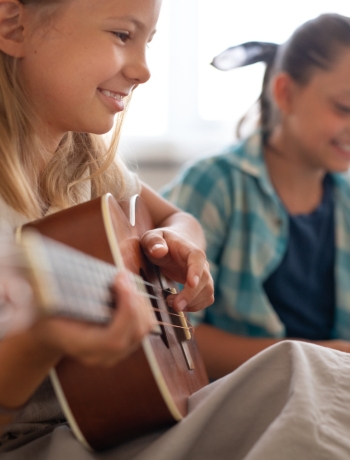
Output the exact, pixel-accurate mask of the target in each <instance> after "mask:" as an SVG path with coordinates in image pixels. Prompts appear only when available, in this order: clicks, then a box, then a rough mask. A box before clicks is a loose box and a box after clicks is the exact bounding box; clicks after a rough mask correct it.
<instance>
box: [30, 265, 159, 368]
mask: <svg viewBox="0 0 350 460" xmlns="http://www.w3.org/2000/svg"><path fill="white" fill-rule="evenodd" d="M115 292H116V298H117V300H116V309H115V310H114V311H113V316H112V321H111V323H110V324H109V325H107V326H101V325H94V324H91V323H86V322H82V321H75V320H72V319H65V318H57V317H56V318H54V317H51V318H46V319H44V320H40V321H38V323H37V324H36V326H35V328H36V329H37V337H38V339H39V340H41V341H42V342H43V343H45V345H46V346H48V347H50V348H51V351H53V352H56V353H58V354H61V356H70V357H72V358H74V359H77V360H78V361H80V362H81V363H83V364H85V365H88V366H90V365H91V366H93V365H98V366H105V367H110V366H113V365H115V364H116V363H117V362H118V361H120V360H122V359H123V358H125V357H126V356H127V355H129V354H130V353H131V352H132V351H134V350H135V349H136V348H137V347H138V346H139V345H140V343H141V341H142V339H143V338H144V336H145V335H146V334H148V333H149V332H150V330H151V329H152V326H153V323H154V319H153V316H152V314H151V310H150V307H149V304H148V300H147V299H146V298H144V297H142V296H141V295H140V294H139V293H138V292H137V289H136V285H135V283H134V281H133V280H132V279H131V275H130V274H129V273H128V272H119V273H118V275H117V277H116V281H115Z"/></svg>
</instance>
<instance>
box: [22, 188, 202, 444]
mask: <svg viewBox="0 0 350 460" xmlns="http://www.w3.org/2000/svg"><path fill="white" fill-rule="evenodd" d="M134 221H135V222H134ZM31 228H35V229H36V230H38V231H39V233H41V234H42V235H44V236H47V237H50V238H52V239H54V240H56V241H58V242H61V243H64V244H65V245H67V246H69V247H71V248H74V249H77V250H79V251H82V252H83V253H85V254H88V255H90V256H93V257H94V258H96V259H100V260H103V261H105V262H107V263H109V264H113V265H116V266H125V267H126V268H127V269H128V270H130V271H132V272H133V273H135V274H136V275H140V276H141V277H142V278H143V279H145V280H146V281H147V282H148V283H150V285H153V286H156V288H148V291H150V290H153V289H154V292H149V293H150V294H151V295H154V296H157V297H161V296H160V294H159V293H161V292H163V289H164V288H165V287H166V286H162V285H161V280H160V278H159V276H158V271H157V269H156V268H155V267H154V266H153V265H152V264H151V263H150V262H149V261H148V260H147V258H146V257H145V256H144V254H143V252H142V250H141V248H140V244H139V238H140V236H141V235H142V234H143V233H144V232H145V231H146V230H149V229H151V228H153V223H152V221H151V218H150V216H149V214H148V211H147V208H146V206H145V205H144V204H143V202H142V200H141V199H140V198H137V199H136V198H135V197H134V198H133V199H132V200H131V201H130V202H129V201H128V202H123V203H118V202H117V201H116V200H115V199H114V198H113V197H112V195H111V194H107V195H104V196H103V197H101V198H98V199H95V200H92V201H89V202H87V203H84V204H81V205H77V206H74V207H72V208H68V209H66V210H63V211H60V212H58V213H55V214H52V215H50V216H47V217H45V218H43V219H40V220H38V221H35V222H31V223H29V224H27V225H25V226H24V227H22V229H21V232H22V234H23V232H26V231H27V230H28V229H31ZM163 282H164V280H163ZM147 285H148V284H147ZM152 305H153V307H155V308H157V309H159V310H160V311H159V312H157V313H156V316H157V319H158V320H159V321H160V322H162V323H166V324H169V326H167V325H164V326H163V325H161V326H160V332H159V333H158V334H149V335H148V336H147V337H146V338H145V339H144V340H143V342H142V346H141V347H139V348H138V349H137V350H136V351H135V352H134V353H132V354H131V355H130V356H129V357H128V358H126V359H124V360H122V361H121V362H120V363H118V364H117V365H116V366H114V367H112V368H110V369H105V368H100V367H86V366H83V365H82V364H80V363H78V362H76V361H75V360H73V359H70V358H65V359H63V360H62V361H61V362H60V363H59V364H58V366H57V367H56V368H55V369H54V370H52V372H51V380H52V383H53V386H54V388H55V391H56V394H57V397H58V399H59V401H60V403H61V406H62V409H63V411H64V413H65V415H66V418H67V420H68V422H69V424H70V426H71V428H72V430H73V432H74V434H75V435H76V437H77V438H78V439H79V440H80V441H81V442H82V443H83V444H85V445H86V446H87V447H89V448H91V449H94V450H103V449H107V448H110V447H113V446H115V445H117V444H119V443H122V442H125V441H127V440H130V439H132V438H134V437H137V436H139V435H143V434H146V433H147V432H151V431H154V430H158V429H161V428H165V427H166V426H169V425H171V424H173V423H175V422H177V421H179V420H181V419H182V418H183V417H184V416H186V414H187V403H188V397H189V396H190V395H191V394H192V393H193V392H195V391H197V390H198V389H200V388H202V387H203V386H204V385H206V384H207V383H208V378H207V375H206V371H205V368H204V365H203V362H202V360H201V357H200V355H199V353H198V350H197V346H196V343H195V340H194V338H193V337H191V339H190V340H186V339H185V338H184V337H183V335H182V334H179V333H178V329H177V328H176V327H172V323H173V318H172V316H171V314H170V313H171V311H169V307H167V305H166V303H165V301H164V298H160V299H158V300H157V301H155V300H154V299H153V300H152ZM116 308H118V307H116ZM101 327H103V326H101Z"/></svg>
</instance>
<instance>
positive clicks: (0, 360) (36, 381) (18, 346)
mask: <svg viewBox="0 0 350 460" xmlns="http://www.w3.org/2000/svg"><path fill="white" fill-rule="evenodd" d="M60 359H61V353H60V352H58V351H56V350H50V349H48V347H47V346H43V345H42V344H41V343H40V341H39V340H38V339H37V337H36V335H35V332H34V330H33V329H31V330H29V331H26V332H24V333H22V334H19V335H16V336H13V337H9V338H6V339H4V340H2V341H1V342H0V369H1V373H0V407H3V408H9V409H11V408H16V407H20V406H22V405H23V404H24V403H25V402H26V401H27V400H28V399H29V398H30V396H31V395H32V394H33V393H34V391H35V390H36V388H37V387H38V386H39V385H40V384H41V382H42V381H43V380H44V378H45V377H46V376H47V374H48V372H49V370H50V369H51V368H52V367H53V366H55V365H56V364H57V362H58V361H59V360H60Z"/></svg>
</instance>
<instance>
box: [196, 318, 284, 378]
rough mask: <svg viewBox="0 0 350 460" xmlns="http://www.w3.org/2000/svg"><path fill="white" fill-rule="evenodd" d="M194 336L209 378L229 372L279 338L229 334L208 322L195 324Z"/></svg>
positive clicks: (218, 376)
mask: <svg viewBox="0 0 350 460" xmlns="http://www.w3.org/2000/svg"><path fill="white" fill-rule="evenodd" d="M195 337H196V340H197V343H198V347H199V350H200V352H201V355H202V357H203V359H204V363H205V365H206V368H207V371H208V374H209V378H210V379H213V380H215V379H218V378H220V377H223V376H224V375H227V374H229V373H230V372H232V371H233V370H235V369H236V368H237V367H239V366H240V365H241V364H243V363H244V362H245V361H248V359H250V358H251V357H253V356H254V355H256V354H257V353H259V352H260V351H262V350H264V349H265V348H267V347H269V346H271V345H274V344H275V343H277V342H279V340H280V339H274V338H255V337H246V336H240V335H235V334H230V333H228V332H225V331H223V330H221V329H218V328H216V327H213V326H210V325H208V324H200V325H199V326H197V327H196V330H195Z"/></svg>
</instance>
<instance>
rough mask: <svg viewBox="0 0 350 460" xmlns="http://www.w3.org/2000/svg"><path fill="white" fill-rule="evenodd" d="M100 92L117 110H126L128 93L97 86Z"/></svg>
mask: <svg viewBox="0 0 350 460" xmlns="http://www.w3.org/2000/svg"><path fill="white" fill-rule="evenodd" d="M97 90H98V92H99V93H100V94H101V96H102V98H103V100H104V101H105V102H106V103H108V105H109V106H110V107H113V110H114V111H115V112H121V111H123V110H124V108H125V106H124V100H123V99H124V97H125V96H127V94H124V93H116V92H114V91H110V90H108V89H102V88H97Z"/></svg>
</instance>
